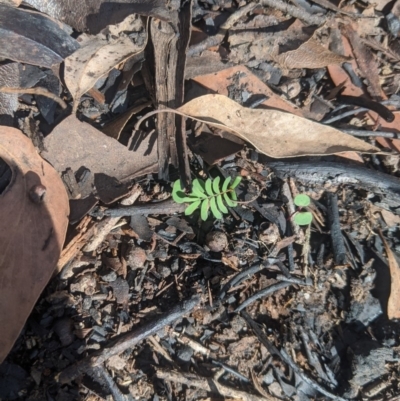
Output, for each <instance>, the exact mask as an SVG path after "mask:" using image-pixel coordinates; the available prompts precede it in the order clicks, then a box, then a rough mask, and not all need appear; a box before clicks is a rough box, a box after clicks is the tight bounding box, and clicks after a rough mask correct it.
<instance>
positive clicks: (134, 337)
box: [57, 296, 200, 384]
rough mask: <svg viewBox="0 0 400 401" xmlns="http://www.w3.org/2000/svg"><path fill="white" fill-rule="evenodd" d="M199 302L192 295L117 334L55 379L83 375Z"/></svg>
mask: <svg viewBox="0 0 400 401" xmlns="http://www.w3.org/2000/svg"><path fill="white" fill-rule="evenodd" d="M199 302H200V298H199V297H198V296H193V297H192V298H190V299H189V300H187V301H186V302H183V303H181V304H179V305H177V306H175V307H173V308H172V309H171V310H170V311H169V312H168V313H167V314H164V315H162V316H160V317H159V318H157V319H155V320H153V321H151V322H149V323H147V324H143V325H142V326H141V327H139V328H138V329H136V330H133V331H131V332H128V333H125V334H122V335H120V336H118V337H117V338H116V339H115V340H114V341H113V342H112V344H111V345H110V347H109V348H103V349H102V350H101V351H100V352H97V353H95V354H93V355H89V356H88V357H86V358H84V359H82V360H81V361H79V362H77V363H75V364H73V365H71V366H69V367H68V368H66V369H64V370H63V371H62V372H61V373H60V374H59V375H58V377H57V380H58V381H59V382H60V383H62V384H66V383H69V382H71V381H72V380H74V379H76V378H77V377H79V376H81V375H83V374H84V373H86V372H87V371H88V370H91V369H92V367H94V366H100V365H102V364H103V363H104V362H105V361H107V360H108V359H109V358H111V357H112V356H114V355H118V354H120V353H121V352H124V351H125V350H127V349H128V348H131V347H134V346H135V345H136V344H138V343H139V342H140V341H142V340H144V339H146V338H148V337H149V336H152V335H154V334H156V333H157V332H158V331H160V330H161V329H163V328H164V327H165V326H168V325H170V324H172V323H173V322H175V321H176V320H178V319H180V318H182V316H183V315H185V314H187V313H190V312H191V311H192V310H193V309H194V308H195V306H196V305H197V304H198V303H199Z"/></svg>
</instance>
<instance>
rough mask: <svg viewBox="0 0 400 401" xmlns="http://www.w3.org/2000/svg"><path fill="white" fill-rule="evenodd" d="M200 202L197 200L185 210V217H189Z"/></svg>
mask: <svg viewBox="0 0 400 401" xmlns="http://www.w3.org/2000/svg"><path fill="white" fill-rule="evenodd" d="M200 203H201V200H197V201H195V202H193V203H192V204H191V205H189V206H188V207H187V208H186V209H185V216H190V215H191V214H193V212H194V211H195V210H196V209H198V207H199V206H200Z"/></svg>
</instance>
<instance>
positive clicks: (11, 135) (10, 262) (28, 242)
mask: <svg viewBox="0 0 400 401" xmlns="http://www.w3.org/2000/svg"><path fill="white" fill-rule="evenodd" d="M0 157H1V158H2V159H3V160H4V161H5V162H6V163H7V164H8V166H9V167H10V169H11V173H12V178H11V180H10V183H9V184H8V186H7V188H6V189H5V191H4V192H3V193H2V194H1V195H0V215H1V220H0V243H1V244H2V252H1V257H0V327H1V328H0V363H1V362H2V361H3V360H4V358H5V357H6V356H7V353H8V352H9V351H10V349H11V347H12V346H13V344H14V341H15V340H16V339H17V337H18V335H19V333H20V331H21V329H22V328H23V326H24V324H25V321H26V319H27V318H28V316H29V314H30V312H31V310H32V308H33V306H34V304H35V302H36V300H37V298H38V297H39V295H40V293H41V292H42V290H43V288H44V286H45V285H46V284H47V282H48V280H49V279H50V277H51V275H52V273H53V271H54V269H55V267H56V265H57V261H58V258H59V256H60V253H61V249H62V246H63V243H64V239H65V233H66V230H67V225H68V213H69V207H68V197H67V194H66V191H65V189H64V185H63V183H62V181H61V179H60V177H59V175H58V174H57V172H56V171H55V170H54V169H53V168H52V167H51V166H50V165H49V164H48V163H46V162H45V161H44V160H43V159H42V158H41V157H40V156H39V155H38V154H37V152H36V149H35V148H34V146H33V145H32V143H31V141H30V140H29V139H28V138H27V137H26V136H24V135H23V134H22V133H21V131H19V130H17V129H15V128H9V127H0Z"/></svg>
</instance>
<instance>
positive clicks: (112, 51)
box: [64, 16, 147, 110]
mask: <svg viewBox="0 0 400 401" xmlns="http://www.w3.org/2000/svg"><path fill="white" fill-rule="evenodd" d="M128 18H129V17H128ZM121 26H123V27H124V29H127V28H126V24H122V25H121ZM131 30H132V31H134V32H136V33H137V35H136V40H133V39H132V38H131V37H129V36H126V35H123V34H122V35H121V36H120V37H117V38H116V39H113V38H114V37H115V36H114V35H104V34H103V33H100V34H98V35H97V36H95V37H92V38H88V36H87V35H86V36H82V44H81V48H80V49H78V50H77V51H76V52H75V53H73V54H71V56H69V57H67V58H66V59H65V73H64V79H65V84H66V85H67V87H68V90H69V91H70V92H71V95H72V97H73V99H74V110H76V108H77V106H78V102H79V99H80V98H81V96H82V95H83V94H84V93H86V92H87V91H88V90H89V89H91V88H93V86H94V85H95V83H96V82H97V80H98V79H99V78H101V77H102V76H104V75H106V74H107V73H108V72H109V71H111V70H112V69H113V68H114V67H115V66H117V65H118V64H120V63H122V62H123V61H125V60H127V59H128V58H129V57H131V56H133V55H135V54H137V53H140V52H141V51H142V50H143V49H144V47H145V45H146V41H147V37H146V34H145V33H144V26H143V23H142V21H141V20H140V19H139V17H138V16H135V20H134V21H132V23H131Z"/></svg>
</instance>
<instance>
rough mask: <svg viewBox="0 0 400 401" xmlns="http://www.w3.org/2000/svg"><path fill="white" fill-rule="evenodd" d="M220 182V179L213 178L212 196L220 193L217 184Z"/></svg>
mask: <svg viewBox="0 0 400 401" xmlns="http://www.w3.org/2000/svg"><path fill="white" fill-rule="evenodd" d="M220 181H221V177H220V176H218V177H215V178H214V180H213V190H214V194H219V193H220V192H221V191H220V190H219V182H220Z"/></svg>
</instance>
